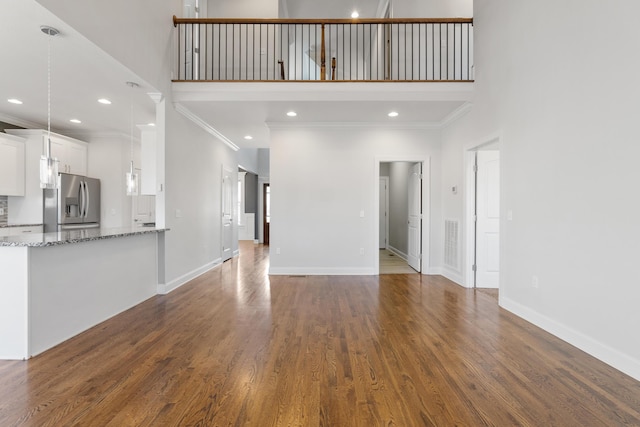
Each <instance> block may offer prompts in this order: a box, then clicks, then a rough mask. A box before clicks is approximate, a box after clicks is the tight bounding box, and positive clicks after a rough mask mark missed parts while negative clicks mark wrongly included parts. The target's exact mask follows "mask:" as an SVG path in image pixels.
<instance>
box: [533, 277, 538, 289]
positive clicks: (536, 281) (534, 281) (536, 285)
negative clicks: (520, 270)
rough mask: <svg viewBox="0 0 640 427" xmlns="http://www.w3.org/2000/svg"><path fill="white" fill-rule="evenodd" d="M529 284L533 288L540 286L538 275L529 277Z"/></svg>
mask: <svg viewBox="0 0 640 427" xmlns="http://www.w3.org/2000/svg"><path fill="white" fill-rule="evenodd" d="M531 286H532V287H533V288H535V289H538V288H539V287H540V281H539V280H538V276H532V277H531Z"/></svg>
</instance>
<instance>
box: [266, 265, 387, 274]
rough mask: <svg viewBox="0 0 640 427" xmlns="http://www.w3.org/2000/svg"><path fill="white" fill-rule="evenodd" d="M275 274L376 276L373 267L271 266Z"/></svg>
mask: <svg viewBox="0 0 640 427" xmlns="http://www.w3.org/2000/svg"><path fill="white" fill-rule="evenodd" d="M269 274H270V275H273V276H374V275H376V274H377V273H375V272H374V271H373V268H334V267H271V268H270V269H269Z"/></svg>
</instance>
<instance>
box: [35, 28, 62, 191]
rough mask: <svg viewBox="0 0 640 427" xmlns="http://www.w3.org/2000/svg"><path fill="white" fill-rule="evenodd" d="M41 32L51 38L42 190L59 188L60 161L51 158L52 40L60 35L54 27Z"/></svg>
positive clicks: (48, 44)
mask: <svg viewBox="0 0 640 427" xmlns="http://www.w3.org/2000/svg"><path fill="white" fill-rule="evenodd" d="M40 31H42V32H43V33H44V34H46V35H48V36H49V39H48V43H47V136H46V138H44V141H43V144H42V145H43V147H42V151H43V154H42V156H40V188H46V189H50V190H54V189H57V188H58V159H55V158H52V157H51V38H52V37H55V36H57V35H58V34H60V31H58V30H56V29H55V28H53V27H49V26H46V25H43V26H42V27H40Z"/></svg>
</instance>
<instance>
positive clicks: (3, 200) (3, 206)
mask: <svg viewBox="0 0 640 427" xmlns="http://www.w3.org/2000/svg"><path fill="white" fill-rule="evenodd" d="M0 212H1V213H0V225H6V224H7V221H8V220H9V203H8V200H7V196H0Z"/></svg>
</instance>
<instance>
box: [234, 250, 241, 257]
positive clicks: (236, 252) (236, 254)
mask: <svg viewBox="0 0 640 427" xmlns="http://www.w3.org/2000/svg"><path fill="white" fill-rule="evenodd" d="M238 255H240V249H236V250H235V251H233V258H235V257H237V256H238Z"/></svg>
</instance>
